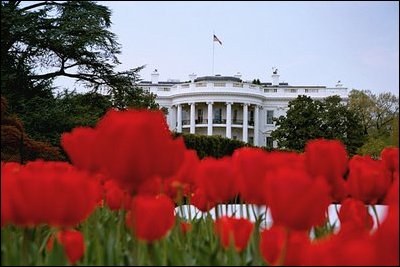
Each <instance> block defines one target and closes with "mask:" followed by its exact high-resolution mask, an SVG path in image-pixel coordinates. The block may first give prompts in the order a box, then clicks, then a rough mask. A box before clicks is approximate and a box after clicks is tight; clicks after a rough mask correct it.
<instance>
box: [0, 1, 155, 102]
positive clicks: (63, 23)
mask: <svg viewBox="0 0 400 267" xmlns="http://www.w3.org/2000/svg"><path fill="white" fill-rule="evenodd" d="M110 17H111V11H110V10H109V9H108V8H107V7H105V6H102V5H99V4H96V3H94V2H93V1H76V2H75V1H66V2H58V1H57V2H56V1H43V2H38V3H34V4H30V5H27V6H22V4H21V1H2V2H1V36H2V41H1V76H2V81H1V89H2V92H3V94H5V95H6V96H7V97H8V99H9V102H10V106H14V105H18V104H19V102H18V101H19V100H21V99H28V98H31V97H34V96H46V97H48V96H49V92H51V84H52V81H53V80H54V79H55V78H56V77H60V76H64V77H69V78H73V79H76V80H77V81H78V82H79V83H82V84H83V85H85V86H87V87H88V88H90V89H91V90H92V91H96V92H97V91H98V90H103V91H105V92H107V93H108V94H109V95H110V96H112V97H113V99H114V101H113V104H114V106H115V107H122V108H126V106H124V105H125V104H126V103H125V102H129V101H126V100H125V99H123V98H122V96H128V97H130V96H135V97H138V98H140V97H141V96H142V93H143V92H142V91H141V90H138V89H134V88H135V85H136V82H137V81H138V79H139V76H138V72H139V71H140V70H141V69H142V68H143V66H141V67H137V68H133V69H130V70H126V71H120V72H117V71H116V67H117V66H118V65H119V64H120V62H119V60H118V58H117V55H118V54H120V53H121V51H120V44H119V43H118V42H117V41H116V36H115V34H114V33H112V32H110V31H109V28H110V26H111V20H110ZM132 90H133V91H134V92H133V93H132V92H131V91H132ZM146 97H147V98H148V99H151V98H149V95H148V94H147V95H145V98H146ZM14 100H15V101H14ZM146 101H147V100H146ZM153 102H154V101H153ZM153 104H154V103H153Z"/></svg>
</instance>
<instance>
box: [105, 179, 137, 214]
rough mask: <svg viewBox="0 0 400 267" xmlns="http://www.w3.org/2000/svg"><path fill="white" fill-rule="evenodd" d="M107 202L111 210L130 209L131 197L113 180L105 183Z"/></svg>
mask: <svg viewBox="0 0 400 267" xmlns="http://www.w3.org/2000/svg"><path fill="white" fill-rule="evenodd" d="M104 189H105V201H106V204H107V206H108V207H109V208H110V209H111V210H119V209H129V205H130V202H131V196H130V194H129V193H128V192H126V191H124V190H122V189H121V188H120V187H119V186H118V184H117V183H116V182H115V181H113V180H108V181H106V182H105V183H104Z"/></svg>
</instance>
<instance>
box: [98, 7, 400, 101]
mask: <svg viewBox="0 0 400 267" xmlns="http://www.w3.org/2000/svg"><path fill="white" fill-rule="evenodd" d="M98 3H99V4H101V5H105V6H108V7H109V8H110V9H111V11H112V16H111V21H112V23H113V24H112V27H111V31H112V32H114V33H115V34H116V35H117V38H118V39H117V40H118V42H119V43H120V44H121V46H122V53H121V54H120V55H119V59H120V61H121V63H122V64H121V65H120V66H119V67H118V70H124V69H129V68H134V67H137V66H141V65H146V67H145V69H143V70H142V71H141V72H140V75H141V78H142V79H143V80H150V79H151V72H153V71H154V69H157V70H158V72H159V73H160V78H159V79H160V81H165V80H168V79H180V80H181V81H186V80H188V79H189V78H188V75H189V74H190V73H195V74H197V76H198V77H199V76H206V75H212V65H213V46H214V69H215V71H214V74H221V75H226V76H233V75H234V74H236V73H237V72H241V73H242V79H243V80H253V79H260V80H261V82H271V74H272V67H276V68H278V73H279V74H280V81H281V82H288V83H289V85H324V86H328V87H329V86H332V87H333V86H335V84H336V82H337V81H338V80H340V81H341V82H342V84H343V85H344V86H345V87H348V88H349V90H351V89H353V88H354V89H358V90H361V89H363V90H371V92H373V93H375V94H379V93H381V92H391V93H393V94H395V95H397V96H398V95H399V93H398V90H399V3H398V2H394V1H392V2H383V1H379V2H367V1H366V2H347V1H346V2H251V1H250V2H249V1H246V2H244V1H243V2H225V1H224V2H214V1H213V2H149V1H145V2H137V1H135V2H125V1H120V2H118V1H117V2H108V1H104V2H98ZM213 33H215V35H216V36H217V37H218V38H219V39H220V40H221V41H222V46H221V45H220V44H219V43H217V42H213Z"/></svg>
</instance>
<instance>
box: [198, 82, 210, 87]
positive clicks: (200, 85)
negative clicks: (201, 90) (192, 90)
mask: <svg viewBox="0 0 400 267" xmlns="http://www.w3.org/2000/svg"><path fill="white" fill-rule="evenodd" d="M196 87H207V83H196Z"/></svg>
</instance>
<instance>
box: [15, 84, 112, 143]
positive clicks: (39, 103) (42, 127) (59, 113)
mask: <svg viewBox="0 0 400 267" xmlns="http://www.w3.org/2000/svg"><path fill="white" fill-rule="evenodd" d="M110 108H111V102H110V99H109V97H108V96H104V95H101V94H98V93H94V92H93V93H90V92H89V93H86V94H77V93H75V92H67V91H64V92H62V93H59V94H57V96H55V97H52V98H40V97H34V98H32V99H28V100H26V101H24V102H23V103H22V105H21V114H22V115H21V119H22V121H23V122H24V125H25V126H26V130H27V132H28V134H29V135H30V136H32V137H33V138H35V139H38V140H41V141H46V142H50V143H51V144H52V145H54V146H60V136H61V134H62V133H63V132H69V131H71V130H72V129H73V128H74V127H79V126H90V127H94V126H95V125H96V123H97V121H98V120H99V119H100V118H101V117H102V116H103V115H104V114H105V113H106V111H107V110H108V109H110Z"/></svg>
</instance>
